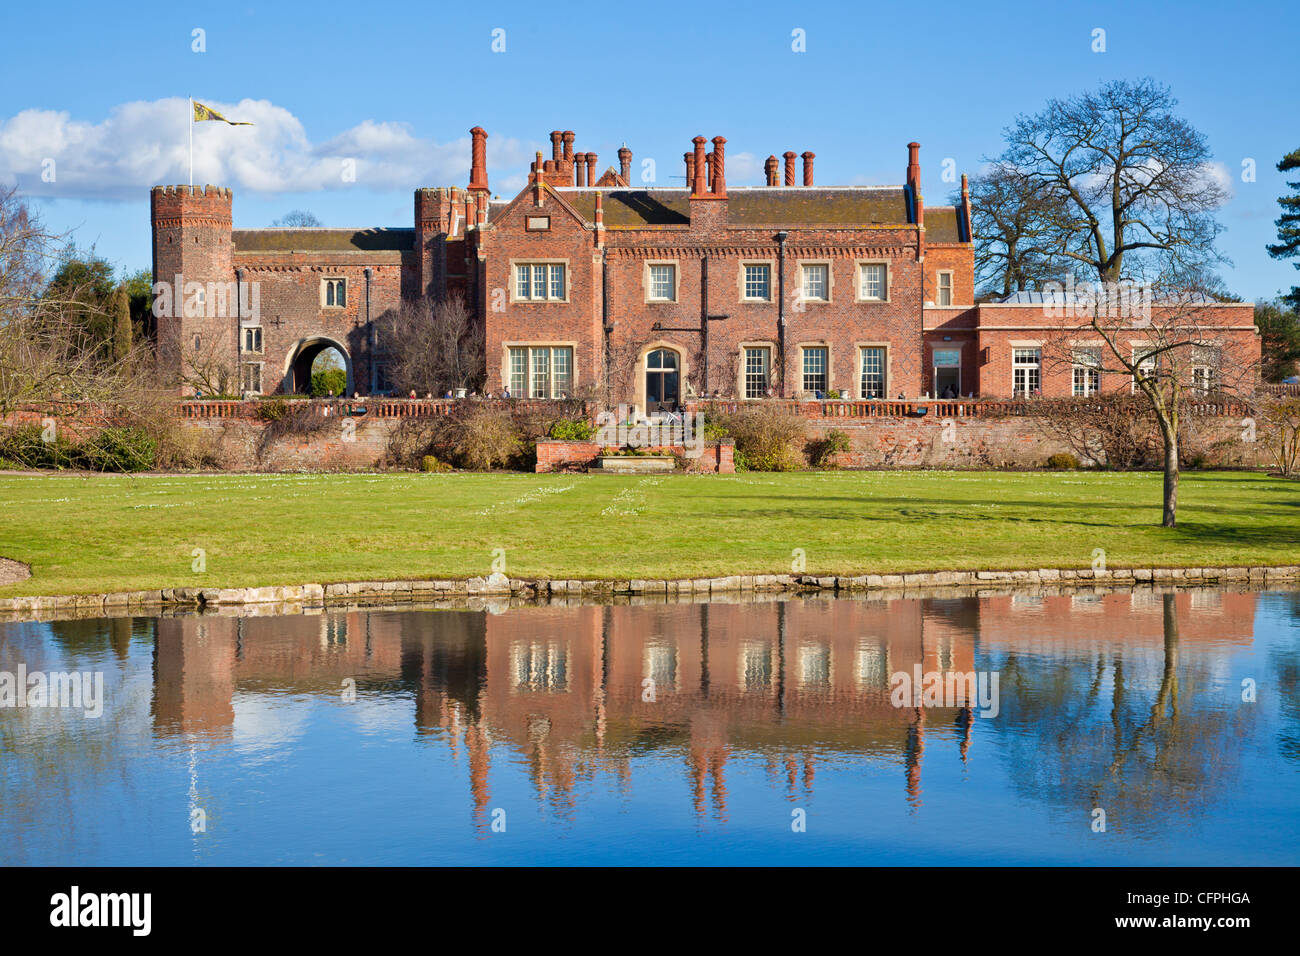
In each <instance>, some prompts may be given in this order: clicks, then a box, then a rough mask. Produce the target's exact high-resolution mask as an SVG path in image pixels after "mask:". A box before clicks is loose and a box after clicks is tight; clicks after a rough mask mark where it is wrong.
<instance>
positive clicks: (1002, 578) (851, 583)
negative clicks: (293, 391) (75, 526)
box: [0, 565, 1300, 619]
mask: <svg viewBox="0 0 1300 956" xmlns="http://www.w3.org/2000/svg"><path fill="white" fill-rule="evenodd" d="M1297 580H1300V565H1282V566H1258V567H1226V568H1216V567H1193V568H1113V569H1106V570H1103V571H1097V570H1093V569H1077V568H1038V569H1036V570H1022V571H912V572H906V573H903V574H860V575H853V576H848V575H812V574H747V575H731V576H728V577H720V578H677V579H666V578H664V579H661V578H650V579H644V578H632V579H620V580H576V579H568V580H553V579H549V578H538V579H524V578H510V577H507V576H506V575H504V574H501V573H499V572H497V573H494V574H492V575H489V576H488V577H472V578H468V579H437V580H415V581H349V582H341V583H334V584H291V585H276V586H270V587H258V588H163V589H161V590H149V591H118V592H113V593H110V594H68V595H54V596H50V597H40V596H36V597H14V598H0V614H4V615H5V617H6V618H9V619H12V618H13V616H14V615H17V616H22V615H25V614H33V613H45V612H51V611H53V612H56V613H57V612H60V611H68V612H74V613H78V614H85V613H86V612H88V611H91V612H93V611H103V612H105V613H111V612H113V611H118V610H129V609H135V608H182V609H196V610H197V609H204V608H220V607H243V606H248V605H264V604H290V605H305V606H323V605H330V604H356V603H358V602H362V601H375V600H379V601H383V602H386V603H394V604H396V603H402V602H409V601H426V600H438V599H446V598H462V597H463V598H469V597H518V598H542V597H549V596H560V597H590V598H601V597H608V596H614V595H654V596H664V597H688V596H689V597H696V596H707V595H718V596H724V595H726V596H734V595H737V594H742V595H743V594H744V593H746V592H750V593H760V592H764V593H772V592H783V591H785V592H836V591H846V592H864V591H898V590H904V589H908V590H911V589H922V590H924V589H927V588H996V587H1007V586H1010V587H1028V586H1041V585H1050V586H1053V587H1063V588H1071V587H1094V586H1098V585H1108V586H1120V587H1123V586H1138V585H1154V584H1159V585H1174V586H1181V587H1200V586H1205V585H1215V584H1225V583H1232V584H1254V585H1273V584H1281V583H1288V582H1294V581H1297Z"/></svg>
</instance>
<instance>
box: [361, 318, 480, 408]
mask: <svg viewBox="0 0 1300 956" xmlns="http://www.w3.org/2000/svg"><path fill="white" fill-rule="evenodd" d="M384 332H385V333H386V335H385V334H384V333H381V348H382V350H383V353H384V356H385V358H386V360H387V362H388V372H389V376H390V378H391V380H392V382H393V385H394V386H395V388H396V389H397V390H398V391H399V392H401V393H406V392H408V391H414V392H416V393H417V394H421V395H423V394H433V395H442V394H443V392H445V391H446V390H447V389H454V388H470V387H475V388H476V387H478V386H480V385H481V384H482V381H481V379H482V376H483V369H484V363H485V361H486V358H485V353H484V345H485V342H484V329H483V324H482V323H481V322H479V321H478V319H477V318H476V317H475V316H474V314H473V313H472V312H471V311H470V310H469V308H468V307H466V305H465V300H464V298H462V297H461V296H459V295H453V296H451V297H449V298H446V299H442V300H438V301H434V300H430V299H427V298H426V299H419V300H414V301H411V302H407V303H405V304H403V306H402V308H401V310H400V311H399V312H398V314H397V315H396V316H395V317H394V318H393V319H391V320H390V324H389V326H388V328H387V329H385V330H384Z"/></svg>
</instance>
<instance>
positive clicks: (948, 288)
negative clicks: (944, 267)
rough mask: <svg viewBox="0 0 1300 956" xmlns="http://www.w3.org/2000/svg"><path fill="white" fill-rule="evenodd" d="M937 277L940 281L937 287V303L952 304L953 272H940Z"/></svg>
mask: <svg viewBox="0 0 1300 956" xmlns="http://www.w3.org/2000/svg"><path fill="white" fill-rule="evenodd" d="M936 278H937V280H938V283H937V287H936V289H935V300H934V301H935V304H936V305H952V273H951V272H940V273H938V274H937V276H936Z"/></svg>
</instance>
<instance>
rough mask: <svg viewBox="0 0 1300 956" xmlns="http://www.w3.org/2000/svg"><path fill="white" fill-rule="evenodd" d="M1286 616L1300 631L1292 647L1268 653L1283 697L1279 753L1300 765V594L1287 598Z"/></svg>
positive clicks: (1293, 633)
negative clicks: (1299, 762)
mask: <svg viewBox="0 0 1300 956" xmlns="http://www.w3.org/2000/svg"><path fill="white" fill-rule="evenodd" d="M1283 599H1284V601H1285V602H1286V603H1285V604H1284V606H1283V614H1285V615H1286V616H1288V617H1290V619H1291V620H1292V621H1294V622H1295V623H1296V625H1297V627H1293V628H1292V629H1291V644H1290V646H1275V647H1273V648H1271V649H1270V650H1269V652H1268V662H1269V666H1270V667H1272V668H1273V673H1274V674H1276V675H1277V676H1276V678H1275V680H1276V681H1277V686H1278V690H1279V693H1280V697H1281V699H1280V701H1279V705H1278V707H1279V710H1280V713H1281V717H1282V722H1283V723H1282V729H1281V730H1279V731H1278V735H1277V743H1278V750H1280V751H1281V753H1282V756H1283V757H1285V758H1286V759H1287V760H1295V761H1300V594H1287V595H1283Z"/></svg>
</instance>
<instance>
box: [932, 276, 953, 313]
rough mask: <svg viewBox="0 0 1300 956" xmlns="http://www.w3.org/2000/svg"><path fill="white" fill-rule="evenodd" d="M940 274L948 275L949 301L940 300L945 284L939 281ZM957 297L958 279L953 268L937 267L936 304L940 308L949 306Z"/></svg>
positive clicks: (935, 283) (935, 278) (935, 281)
mask: <svg viewBox="0 0 1300 956" xmlns="http://www.w3.org/2000/svg"><path fill="white" fill-rule="evenodd" d="M940 276H947V277H948V301H947V302H940V301H939V293H940V292H941V291H943V286H942V285H941V284H940V282H939V277H940ZM956 298H957V279H956V275H955V271H954V270H953V269H936V270H935V273H934V304H935V305H936V306H939V307H940V308H947V307H948V306H950V305H952V304H953V302H954V301H955V300H956Z"/></svg>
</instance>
